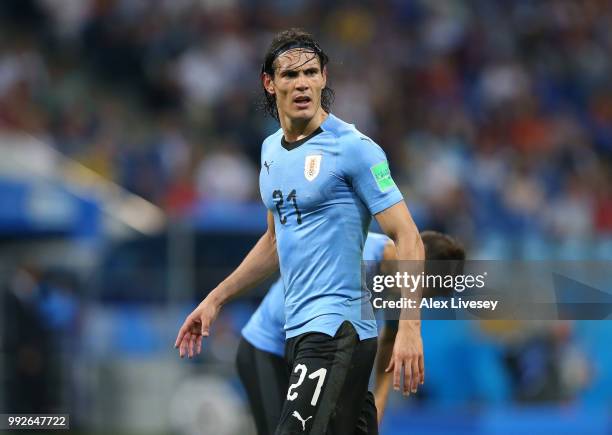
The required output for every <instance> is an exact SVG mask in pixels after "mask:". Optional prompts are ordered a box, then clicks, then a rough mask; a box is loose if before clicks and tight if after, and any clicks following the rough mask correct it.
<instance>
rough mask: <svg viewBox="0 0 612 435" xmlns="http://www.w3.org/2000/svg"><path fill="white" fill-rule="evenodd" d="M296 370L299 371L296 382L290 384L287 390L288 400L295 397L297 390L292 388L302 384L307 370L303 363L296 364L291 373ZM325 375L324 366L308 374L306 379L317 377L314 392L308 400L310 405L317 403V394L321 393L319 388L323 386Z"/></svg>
mask: <svg viewBox="0 0 612 435" xmlns="http://www.w3.org/2000/svg"><path fill="white" fill-rule="evenodd" d="M297 372H300V375H299V378H298V380H297V382H296V383H295V384H291V385H290V386H289V389H288V390H287V400H289V401H293V400H295V399H297V397H298V392H297V391H293V390H295V389H297V388H298V387H299V386H300V385H302V383H303V382H304V378H306V373H307V372H308V369H307V368H306V366H305V365H304V364H298V365H296V366H295V369H293V373H297ZM325 375H327V369H326V368H320V369H319V370H317V371H314V372H312V373H311V374H310V375H308V379H317V378H318V380H317V386H316V388H315V391H314V394H313V395H312V399H311V400H310V404H311V405H312V406H316V405H317V402H318V400H319V395H320V394H321V388H323V382H325Z"/></svg>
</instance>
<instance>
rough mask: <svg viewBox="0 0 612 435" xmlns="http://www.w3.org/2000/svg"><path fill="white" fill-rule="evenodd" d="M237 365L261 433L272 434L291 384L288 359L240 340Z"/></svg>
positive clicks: (258, 431)
mask: <svg viewBox="0 0 612 435" xmlns="http://www.w3.org/2000/svg"><path fill="white" fill-rule="evenodd" d="M236 366H237V367H238V375H239V376H240V380H241V381H242V385H244V388H245V389H246V392H247V396H248V398H249V404H250V405H251V411H252V412H253V418H254V419H255V425H256V426H257V434H258V435H272V434H273V433H274V430H275V429H276V426H277V425H278V421H279V420H280V415H281V410H282V408H283V402H284V401H285V395H286V394H287V387H288V385H289V367H287V363H286V362H285V360H284V359H283V358H281V357H279V356H277V355H274V354H272V353H268V352H264V351H263V350H259V349H257V348H256V347H255V346H253V345H252V344H251V343H249V342H248V341H246V340H245V339H244V338H242V339H241V340H240V345H239V346H238V354H237V355H236Z"/></svg>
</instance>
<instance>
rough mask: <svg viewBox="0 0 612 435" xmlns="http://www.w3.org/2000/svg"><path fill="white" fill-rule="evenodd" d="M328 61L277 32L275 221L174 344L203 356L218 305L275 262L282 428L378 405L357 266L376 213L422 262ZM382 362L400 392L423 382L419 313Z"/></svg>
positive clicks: (402, 327)
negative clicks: (334, 101)
mask: <svg viewBox="0 0 612 435" xmlns="http://www.w3.org/2000/svg"><path fill="white" fill-rule="evenodd" d="M327 63H328V57H327V55H326V54H325V53H324V51H323V50H322V49H321V47H320V46H319V44H317V43H316V42H315V40H314V39H313V38H312V36H311V35H310V34H308V33H306V32H303V31H300V30H296V29H292V30H288V31H284V32H281V33H279V34H278V35H276V37H275V38H274V39H273V41H272V43H271V45H270V47H269V49H268V52H267V53H266V55H265V60H264V64H263V67H262V84H263V87H264V92H265V95H266V97H267V98H268V100H267V101H268V103H269V106H268V107H269V110H270V112H271V113H272V114H273V115H274V116H275V118H276V119H278V121H279V122H280V125H281V128H280V129H279V130H278V131H277V132H276V133H274V134H272V135H271V136H269V137H268V138H266V139H265V141H264V143H263V144H262V151H261V166H262V168H261V172H260V192H261V196H262V199H263V201H264V204H265V205H266V207H267V208H268V218H267V220H268V229H267V231H266V233H265V234H264V235H263V236H262V237H261V238H260V239H259V241H258V242H257V243H256V245H255V246H254V248H253V249H252V250H251V251H250V252H249V254H247V256H246V257H245V259H244V260H243V262H242V263H241V264H240V265H239V266H238V267H237V268H236V270H235V271H234V272H232V273H231V274H230V275H229V276H228V277H227V278H226V279H225V280H223V281H222V282H221V283H220V284H219V285H218V286H217V287H216V288H215V289H213V290H212V291H211V292H210V293H209V294H208V296H207V297H206V298H205V299H204V300H203V301H202V302H201V303H200V305H198V307H197V308H196V309H195V310H194V311H193V312H192V313H191V314H190V315H189V316H187V318H186V319H185V322H184V323H183V325H182V326H181V328H180V330H179V332H178V335H177V339H176V342H175V346H176V347H178V348H179V349H180V350H179V354H180V355H181V356H184V355H189V356H193V354H194V352H195V353H197V352H199V351H200V349H201V345H202V337H205V336H207V335H208V334H209V331H210V326H211V323H212V322H213V321H214V319H215V318H216V317H217V315H218V313H219V310H220V309H221V307H222V306H223V304H225V303H226V302H227V301H228V300H229V299H231V298H232V297H235V296H236V295H238V294H240V293H241V292H244V291H246V290H247V289H249V288H252V287H254V286H255V285H257V284H258V283H260V282H262V280H264V279H265V278H267V277H269V276H270V275H271V274H273V273H274V272H277V271H278V270H279V267H280V272H281V277H282V280H283V285H284V289H285V304H284V307H285V333H286V346H285V351H286V352H285V357H286V358H287V361H288V364H289V365H290V366H291V374H290V379H289V383H290V385H289V388H288V390H287V395H286V398H285V402H284V404H283V409H282V412H281V417H280V422H279V425H278V427H277V429H276V431H275V434H276V435H288V434H298V433H299V434H304V433H308V434H320V435H322V434H334V435H346V434H351V433H354V432H355V429H356V426H357V422H358V420H359V417H360V415H362V411H363V409H364V408H366V407H370V408H371V407H373V404H369V403H368V402H367V388H368V380H369V377H370V372H371V371H372V367H373V364H374V357H375V355H376V336H377V329H376V321H375V320H374V318H373V313H372V312H371V309H372V308H371V305H370V303H369V297H370V295H369V292H367V291H366V290H363V289H362V288H361V270H360V262H361V256H362V249H363V244H364V240H365V237H366V232H367V228H368V227H369V225H370V221H371V216H372V215H373V216H375V218H376V220H377V221H378V223H379V225H380V227H381V228H382V230H383V231H384V233H385V234H386V235H387V236H389V237H390V238H391V240H392V241H393V242H394V245H395V248H396V252H397V258H398V259H399V260H423V259H424V252H423V244H422V241H421V238H420V236H419V233H418V230H417V228H416V225H415V224H414V221H413V219H412V217H411V215H410V213H409V211H408V208H407V207H406V204H405V202H404V200H403V198H402V195H401V193H400V191H399V190H398V188H397V187H396V185H395V183H394V182H393V179H392V178H391V173H390V171H389V165H388V162H387V159H386V156H385V154H384V152H383V151H382V149H381V148H380V147H379V146H378V145H377V144H375V143H374V142H373V141H372V140H371V139H370V138H368V137H366V136H365V135H363V134H362V133H360V132H359V131H358V130H357V129H356V128H355V127H354V126H353V125H351V124H348V123H346V122H344V121H342V120H341V119H339V118H337V117H335V116H334V115H332V114H331V113H330V100H329V96H330V91H329V89H327V88H326V81H327ZM368 308H369V310H370V312H367V310H368ZM387 369H388V370H393V386H394V388H395V389H396V390H399V389H400V386H401V385H400V384H401V379H402V378H403V391H404V394H408V393H409V392H410V391H413V392H414V391H416V390H417V387H418V385H419V384H420V383H422V382H423V376H424V361H423V344H422V340H421V333H420V320H418V319H406V320H401V321H400V323H399V328H398V333H397V337H396V339H395V342H394V346H393V351H392V356H391V358H390V364H389V366H388V367H387ZM402 371H403V374H402ZM370 411H372V410H370ZM367 414H372V412H369V413H367ZM374 415H375V412H374Z"/></svg>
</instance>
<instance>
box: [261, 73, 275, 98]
mask: <svg viewBox="0 0 612 435" xmlns="http://www.w3.org/2000/svg"><path fill="white" fill-rule="evenodd" d="M261 81H262V84H263V87H264V89H265V90H266V92H267V93H269V94H270V95H274V80H273V79H272V76H271V75H270V74H268V73H262V74H261Z"/></svg>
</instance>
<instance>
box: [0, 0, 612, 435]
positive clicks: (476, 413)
mask: <svg viewBox="0 0 612 435" xmlns="http://www.w3.org/2000/svg"><path fill="white" fill-rule="evenodd" d="M294 25H297V26H301V27H303V28H305V29H307V30H309V31H311V32H313V33H314V34H315V36H316V37H317V38H319V39H320V42H321V45H322V46H323V47H324V48H325V49H326V50H327V51H328V53H329V54H330V57H331V64H330V67H329V74H330V82H329V83H330V84H331V86H332V87H333V88H334V89H335V91H336V102H335V104H334V106H333V111H334V113H336V114H337V115H339V116H340V117H343V118H345V119H347V120H349V121H350V122H353V123H355V124H356V125H357V127H358V128H359V129H360V130H362V131H364V132H365V133H367V134H368V135H370V136H372V137H373V138H375V139H376V140H377V142H379V143H380V144H381V145H382V146H383V148H384V149H385V151H386V153H387V155H388V157H389V159H390V161H391V164H392V170H393V174H394V178H395V180H396V182H397V184H398V185H399V186H400V187H401V190H402V191H403V193H404V195H405V197H406V199H407V201H408V204H409V206H410V208H411V211H412V212H413V214H414V216H415V220H416V221H417V224H418V226H419V228H421V229H436V230H440V231H445V232H448V233H450V234H451V235H453V236H456V237H457V238H458V239H460V240H461V241H462V242H463V243H464V244H465V246H466V247H467V249H468V252H469V256H470V258H480V259H533V260H536V259H576V260H586V259H589V260H608V261H609V260H612V170H611V169H612V166H611V163H612V161H611V155H612V32H610V29H611V28H612V4H611V3H610V2H609V1H605V0H601V1H596V0H588V1H586V0H585V1H581V2H575V1H566V0H546V1H545V0H542V1H527V0H515V1H509V0H508V1H490V0H472V1H469V2H468V1H458V0H457V1H451V0H445V1H442V0H440V1H425V0H410V1H400V0H386V1H376V2H374V1H371V2H368V1H357V2H354V1H337V2H324V1H300V0H296V1H281V0H269V1H247V0H199V1H196V0H39V1H36V0H3V1H2V2H0V258H1V261H0V284H1V287H0V295H1V296H2V298H0V300H1V301H2V302H1V303H2V307H1V308H2V309H3V311H2V313H3V314H2V321H1V323H0V324H1V328H2V329H1V331H2V333H1V334H0V340H1V341H0V381H1V383H2V388H1V389H0V405H1V408H2V409H1V410H0V412H15V411H19V412H68V413H70V414H71V418H72V425H73V427H74V428H75V430H78V431H79V432H80V433H96V434H98V433H99V434H106V433H114V434H140V433H147V434H196V433H198V434H215V435H226V434H227V435H233V434H248V433H250V432H249V431H250V430H251V429H250V422H249V417H248V409H247V408H246V404H245V396H244V393H243V391H242V390H241V387H240V386H239V383H238V380H237V378H236V375H235V371H234V368H233V359H234V354H235V349H236V344H237V340H238V338H239V331H240V328H241V326H242V325H243V324H244V322H245V321H246V319H247V318H248V316H249V314H250V313H251V312H252V310H253V308H254V307H255V306H256V304H257V302H258V299H259V298H260V297H261V295H262V294H263V291H264V290H265V288H264V287H262V288H260V289H258V291H256V292H254V293H253V294H252V295H251V296H249V297H248V298H246V299H245V300H244V301H241V302H236V303H232V304H231V305H230V306H228V307H227V308H226V309H225V311H224V312H223V314H222V315H221V317H220V318H219V320H218V322H217V324H216V326H215V328H214V334H213V336H212V338H211V339H209V340H207V342H206V346H205V350H204V354H203V356H202V357H201V358H198V359H197V360H194V361H181V360H179V359H178V357H177V355H176V352H175V351H174V350H173V349H172V343H173V339H174V337H175V334H176V331H177V328H178V326H179V325H180V322H181V321H182V319H183V318H184V316H185V314H186V313H188V312H189V311H190V309H191V308H192V306H193V304H194V303H195V302H196V301H197V300H199V299H201V298H202V297H203V296H204V293H203V291H205V290H206V289H210V288H211V286H213V285H214V284H216V283H217V282H218V281H219V279H221V278H222V277H223V276H224V275H225V274H226V273H227V272H228V271H230V270H231V269H232V267H234V266H235V265H236V264H237V262H239V261H240V259H241V258H242V256H243V255H244V253H246V252H247V250H248V249H249V247H250V246H251V245H252V243H253V242H254V241H255V240H256V238H257V236H258V234H259V233H260V232H261V230H262V229H263V225H264V224H265V223H264V216H265V210H263V208H262V206H261V205H260V201H259V198H258V191H257V174H258V170H259V164H258V156H259V147H260V144H261V140H262V139H263V138H264V137H265V136H266V135H267V134H269V133H270V132H272V131H274V130H275V129H276V128H277V125H276V124H275V122H273V121H272V120H271V119H269V118H266V117H264V114H263V112H261V111H260V110H258V106H257V102H258V101H259V98H260V96H261V95H260V94H261V91H260V85H259V78H258V77H259V68H260V60H261V58H262V54H263V52H264V51H265V49H266V46H267V44H268V42H269V40H270V38H271V36H272V35H273V33H274V32H276V31H278V30H280V29H283V28H287V27H289V26H294ZM423 336H424V341H425V355H426V364H427V366H426V367H427V382H426V385H425V387H424V389H423V391H422V393H420V394H419V396H418V397H417V398H411V399H409V400H404V399H402V398H401V397H400V396H399V395H397V394H393V393H392V399H391V403H390V405H389V408H388V411H387V415H386V419H385V424H384V427H383V431H382V433H383V434H385V435H393V434H404V433H410V434H425V433H426V434H436V435H437V434H440V435H441V434H470V435H474V434H476V435H477V434H483V435H484V434H487V435H490V434H508V435H510V434H516V433H521V432H522V433H529V434H555V435H558V434H608V433H610V431H612V412H611V409H612V348H611V346H610V337H612V326H611V325H610V323H609V322H606V321H603V322H557V323H551V322H549V323H541V322H540V323H538V324H535V323H530V324H526V323H520V322H502V323H496V324H487V323H467V322H427V323H425V325H424V326H423Z"/></svg>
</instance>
